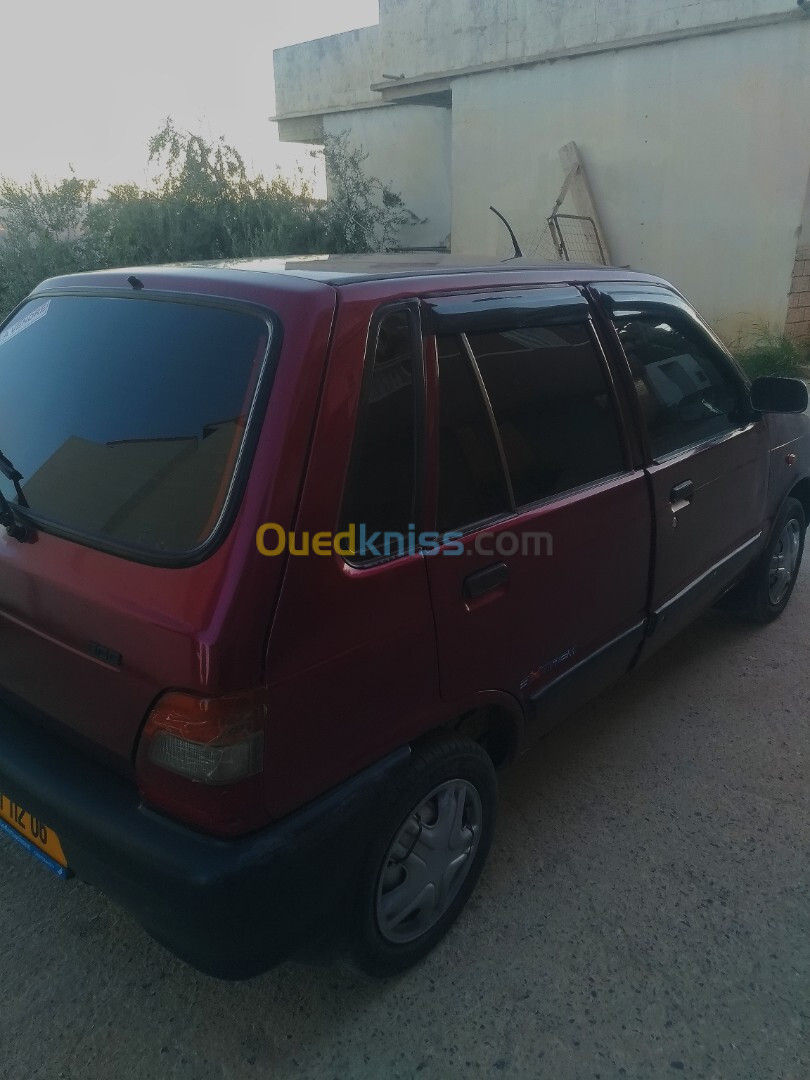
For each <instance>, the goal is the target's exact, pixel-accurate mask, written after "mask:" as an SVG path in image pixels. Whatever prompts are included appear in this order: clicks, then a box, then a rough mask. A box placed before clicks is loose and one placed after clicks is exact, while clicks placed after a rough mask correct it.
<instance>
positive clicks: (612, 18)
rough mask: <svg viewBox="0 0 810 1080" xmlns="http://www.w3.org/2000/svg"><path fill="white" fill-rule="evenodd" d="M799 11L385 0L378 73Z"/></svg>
mask: <svg viewBox="0 0 810 1080" xmlns="http://www.w3.org/2000/svg"><path fill="white" fill-rule="evenodd" d="M793 6H795V5H794V4H793V2H792V0H507V2H505V3H498V2H497V0H380V58H379V64H378V70H380V71H382V72H385V73H386V74H404V75H405V76H406V77H407V78H415V77H418V76H421V75H427V74H433V73H438V72H448V71H454V70H459V69H462V68H465V67H474V66H477V65H482V64H490V63H498V62H500V61H503V60H506V59H522V58H525V57H527V56H536V55H540V54H542V53H546V52H554V51H559V50H562V49H577V48H582V47H586V46H590V45H595V44H599V43H602V44H604V43H606V42H616V41H622V40H626V39H628V38H635V37H644V36H653V35H657V34H663V33H672V32H684V31H687V30H690V29H696V28H699V27H705V26H707V25H710V24H717V23H724V22H734V21H738V20H740V19H747V18H759V17H762V16H767V15H772V14H774V13H782V12H788V11H790V10H791V8H792V7H793ZM379 78H381V76H378V80H379Z"/></svg>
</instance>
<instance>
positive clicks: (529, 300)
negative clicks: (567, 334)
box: [422, 286, 589, 334]
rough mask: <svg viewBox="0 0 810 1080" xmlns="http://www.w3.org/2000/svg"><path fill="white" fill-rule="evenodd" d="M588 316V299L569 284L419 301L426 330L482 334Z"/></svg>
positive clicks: (580, 320) (582, 320)
mask: <svg viewBox="0 0 810 1080" xmlns="http://www.w3.org/2000/svg"><path fill="white" fill-rule="evenodd" d="M588 317H589V310H588V302H587V301H586V300H585V297H584V296H583V295H582V293H581V292H580V291H579V289H575V288H573V287H570V286H562V287H554V286H551V287H548V288H544V289H528V290H521V291H520V292H512V291H511V290H510V291H504V292H487V293H469V294H467V295H464V296H437V297H431V298H429V299H426V300H423V301H422V329H423V331H424V332H425V333H426V334H484V333H487V332H498V331H502V330H519V329H521V328H523V327H528V326H554V325H557V326H560V325H563V324H570V323H578V322H585V321H587V319H588Z"/></svg>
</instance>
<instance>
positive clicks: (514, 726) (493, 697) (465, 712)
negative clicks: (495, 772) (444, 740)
mask: <svg viewBox="0 0 810 1080" xmlns="http://www.w3.org/2000/svg"><path fill="white" fill-rule="evenodd" d="M442 732H453V733H454V734H456V735H464V736H466V737H467V738H468V739H472V740H473V742H476V743H478V744H479V746H481V747H482V748H483V749H484V750H486V752H487V753H488V754H489V756H490V758H491V759H492V763H493V765H494V766H495V768H496V769H501V768H504V767H505V766H506V765H509V764H510V763H511V762H512V761H514V759H515V758H516V757H517V755H518V754H519V753H520V749H521V746H522V743H523V733H524V716H523V710H522V709H521V707H520V705H519V703H518V701H517V700H516V699H515V698H513V697H512V696H511V695H510V694H506V693H501V692H497V691H491V692H486V693H482V694H480V695H477V697H476V699H475V700H474V701H471V702H469V703H466V704H465V705H464V706H461V707H456V709H455V710H454V712H453V714H452V716H450V717H448V718H447V720H446V721H445V722H444V723H443V724H441V725H440V726H438V727H434V728H432V729H431V730H430V731H429V732H426V733H425V735H423V736H421V737H420V738H419V739H417V740H415V742H417V743H419V742H421V741H422V740H423V739H431V738H435V737H436V736H437V735H438V734H440V733H442Z"/></svg>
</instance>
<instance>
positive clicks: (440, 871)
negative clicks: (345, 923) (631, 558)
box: [354, 736, 497, 975]
mask: <svg viewBox="0 0 810 1080" xmlns="http://www.w3.org/2000/svg"><path fill="white" fill-rule="evenodd" d="M496 795H497V792H496V781H495V770H494V767H493V765H492V761H491V759H490V758H489V756H488V754H487V753H486V752H485V751H484V750H483V749H482V748H481V747H480V746H479V745H478V744H477V743H475V742H473V741H472V740H470V739H466V738H461V737H458V736H447V737H444V738H441V739H436V740H433V741H431V742H428V743H426V744H425V745H423V746H421V747H417V749H415V750H414V752H413V754H412V756H411V760H410V762H409V765H408V769H407V771H406V774H405V776H404V778H403V780H402V782H401V783H400V785H399V786H398V788H397V790H396V791H395V792H394V793H393V795H392V797H391V799H390V800H389V803H388V806H387V808H386V809H385V810H384V811H383V813H382V815H381V822H380V829H379V831H378V834H377V840H376V842H375V843H373V844H372V847H371V851H370V852H369V855H368V858H367V860H366V863H365V866H364V869H363V871H362V874H361V879H360V886H359V890H358V896H357V903H356V906H355V918H354V954H355V959H356V961H357V963H358V964H359V966H360V967H361V968H363V969H364V970H365V971H367V972H369V973H370V974H372V975H392V974H395V973H397V972H399V971H404V970H405V969H406V968H408V967H410V966H411V965H412V964H414V963H416V961H417V960H419V959H421V957H423V956H424V955H425V954H426V953H427V952H429V951H430V949H432V948H433V946H434V945H435V944H436V943H437V942H438V941H439V940H440V939H441V938H442V937H443V936H444V934H446V933H447V931H448V930H449V929H450V926H451V925H452V924H453V922H454V921H455V919H456V918H457V916H458V914H459V912H460V911H461V909H462V908H463V907H464V905H465V904H466V902H467V900H468V898H469V896H470V894H471V892H472V890H473V888H474V887H475V883H476V881H477V880H478V877H479V875H480V873H481V870H482V869H483V866H484V862H485V860H486V857H487V852H488V851H489V846H490V842H491V839H492V830H493V827H494V824H495V809H496Z"/></svg>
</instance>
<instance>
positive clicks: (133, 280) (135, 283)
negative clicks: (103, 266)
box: [127, 274, 143, 289]
mask: <svg viewBox="0 0 810 1080" xmlns="http://www.w3.org/2000/svg"><path fill="white" fill-rule="evenodd" d="M127 281H128V282H129V284H130V285H131V286H132V288H133V289H142V288H143V282H142V281H141V279H140V278H139V277H135V275H134V274H130V275H129V277H128V278H127Z"/></svg>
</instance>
